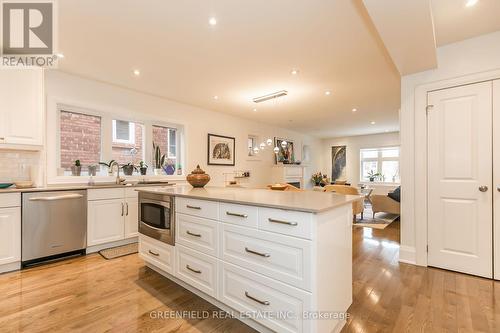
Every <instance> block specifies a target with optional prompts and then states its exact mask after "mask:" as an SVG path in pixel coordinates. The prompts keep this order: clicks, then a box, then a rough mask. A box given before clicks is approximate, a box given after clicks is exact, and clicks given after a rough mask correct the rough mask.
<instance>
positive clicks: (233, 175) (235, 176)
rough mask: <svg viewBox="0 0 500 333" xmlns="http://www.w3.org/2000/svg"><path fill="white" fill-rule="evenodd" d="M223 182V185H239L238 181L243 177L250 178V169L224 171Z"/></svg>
mask: <svg viewBox="0 0 500 333" xmlns="http://www.w3.org/2000/svg"><path fill="white" fill-rule="evenodd" d="M222 174H223V175H224V184H225V186H234V185H238V186H240V185H241V184H240V182H241V181H242V180H244V179H245V178H250V171H241V170H234V171H232V172H224V173H222Z"/></svg>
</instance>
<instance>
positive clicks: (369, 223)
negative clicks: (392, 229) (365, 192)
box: [354, 207, 399, 229]
mask: <svg viewBox="0 0 500 333" xmlns="http://www.w3.org/2000/svg"><path fill="white" fill-rule="evenodd" d="M398 217H399V215H397V214H390V213H376V214H375V218H373V212H372V210H371V207H367V208H365V212H364V219H362V220H361V218H360V216H359V215H358V216H357V217H356V222H355V223H354V226H356V227H368V228H374V229H385V228H387V226H388V225H389V224H391V223H392V222H394V221H396V220H397V219H398Z"/></svg>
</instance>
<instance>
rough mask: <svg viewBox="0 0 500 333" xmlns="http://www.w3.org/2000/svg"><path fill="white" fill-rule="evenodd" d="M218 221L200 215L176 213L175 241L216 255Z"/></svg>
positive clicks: (217, 248)
mask: <svg viewBox="0 0 500 333" xmlns="http://www.w3.org/2000/svg"><path fill="white" fill-rule="evenodd" d="M218 229H219V223H218V222H217V221H214V220H208V219H204V218H201V217H195V216H190V215H185V214H181V213H177V214H176V233H177V235H176V242H177V244H182V245H185V246H187V247H189V248H192V249H195V250H198V251H200V252H203V253H205V254H209V255H212V256H214V257H217V255H218V250H219V247H218V244H219V232H218Z"/></svg>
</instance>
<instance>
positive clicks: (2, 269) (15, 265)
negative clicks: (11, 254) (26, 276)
mask: <svg viewBox="0 0 500 333" xmlns="http://www.w3.org/2000/svg"><path fill="white" fill-rule="evenodd" d="M20 269H21V262H20V261H16V262H12V263H10V264H4V265H0V274H1V273H7V272H12V271H18V270H20Z"/></svg>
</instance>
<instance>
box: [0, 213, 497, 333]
mask: <svg viewBox="0 0 500 333" xmlns="http://www.w3.org/2000/svg"><path fill="white" fill-rule="evenodd" d="M353 245H354V252H353V275H354V285H353V292H354V301H353V304H352V306H351V308H350V309H349V313H350V319H349V321H348V323H347V325H346V326H345V327H344V329H343V332H500V303H499V301H498V300H500V294H499V293H500V284H499V283H497V282H493V281H491V280H487V279H482V278H477V277H473V276H468V275H463V274H458V273H453V272H448V271H443V270H439V269H434V268H423V267H416V266H412V265H406V264H400V263H398V252H399V222H397V223H393V224H391V225H390V226H389V227H388V228H386V229H385V230H376V229H369V228H359V227H356V228H354V230H353ZM168 311H208V312H205V313H212V311H217V308H216V307H214V306H212V305H211V304H209V303H208V302H206V301H204V300H202V299H200V298H199V297H197V296H195V295H194V294H192V293H191V292H189V291H187V290H185V289H183V288H182V287H180V286H178V285H176V284H175V283H173V282H171V281H170V280H168V279H166V278H164V277H162V276H160V275H159V274H157V273H155V272H153V271H151V270H150V269H147V268H145V267H144V264H143V262H142V260H141V259H139V258H138V256H137V255H130V256H127V257H122V258H118V259H113V260H105V259H103V258H102V257H101V256H100V255H98V254H92V255H89V256H86V257H81V258H75V259H71V260H66V261H62V262H58V263H53V264H50V265H46V266H39V267H35V268H31V269H28V270H24V271H21V272H13V273H7V274H2V275H0V332H150V331H155V332H178V333H183V332H191V333H192V332H228V333H229V332H238V333H245V332H255V331H254V330H252V329H251V328H249V327H248V326H246V325H244V324H242V323H240V322H239V321H238V320H235V319H230V318H214V317H209V318H204V319H203V318H202V319H198V318H189V317H184V318H181V317H180V316H177V317H174V318H173V319H172V318H155V315H156V317H158V316H159V315H160V314H162V315H163V316H165V314H170V313H169V312H168Z"/></svg>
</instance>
